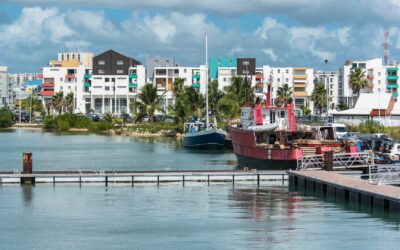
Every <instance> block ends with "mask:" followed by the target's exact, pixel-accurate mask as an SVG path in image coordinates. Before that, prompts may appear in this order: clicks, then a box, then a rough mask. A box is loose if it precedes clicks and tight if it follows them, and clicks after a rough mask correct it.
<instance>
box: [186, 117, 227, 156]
mask: <svg viewBox="0 0 400 250" xmlns="http://www.w3.org/2000/svg"><path fill="white" fill-rule="evenodd" d="M185 130H186V131H187V133H185V134H184V135H183V136H182V137H183V146H184V147H187V148H196V149H222V148H224V146H225V138H226V135H227V133H226V132H225V131H223V130H221V129H218V128H213V125H212V124H211V127H210V128H208V129H206V125H205V123H202V122H192V123H185Z"/></svg>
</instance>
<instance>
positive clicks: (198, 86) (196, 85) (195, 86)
mask: <svg viewBox="0 0 400 250" xmlns="http://www.w3.org/2000/svg"><path fill="white" fill-rule="evenodd" d="M192 87H193V88H200V83H193V84H192Z"/></svg>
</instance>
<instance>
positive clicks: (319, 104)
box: [311, 83, 326, 114]
mask: <svg viewBox="0 0 400 250" xmlns="http://www.w3.org/2000/svg"><path fill="white" fill-rule="evenodd" d="M311 100H312V101H313V102H314V105H315V107H316V108H318V109H319V113H320V114H322V108H323V107H325V106H326V89H325V86H324V84H323V83H317V84H315V85H314V90H313V92H312V94H311Z"/></svg>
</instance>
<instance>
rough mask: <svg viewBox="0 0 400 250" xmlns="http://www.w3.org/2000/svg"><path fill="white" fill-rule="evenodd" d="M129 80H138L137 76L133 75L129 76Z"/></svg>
mask: <svg viewBox="0 0 400 250" xmlns="http://www.w3.org/2000/svg"><path fill="white" fill-rule="evenodd" d="M129 79H137V74H131V75H129Z"/></svg>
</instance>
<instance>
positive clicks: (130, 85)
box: [129, 83, 138, 88]
mask: <svg viewBox="0 0 400 250" xmlns="http://www.w3.org/2000/svg"><path fill="white" fill-rule="evenodd" d="M137 86H138V84H137V83H129V87H131V88H137Z"/></svg>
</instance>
